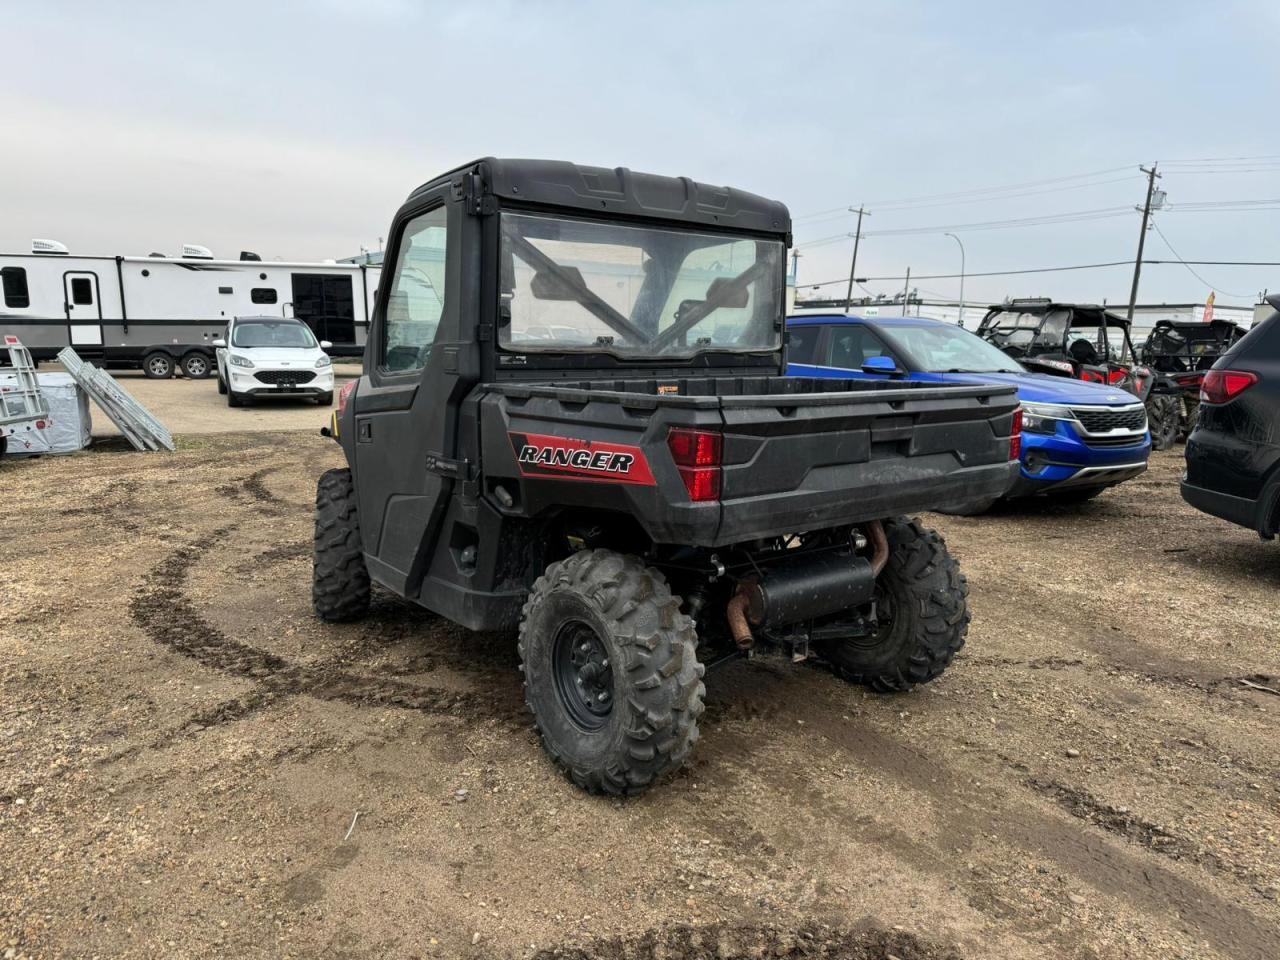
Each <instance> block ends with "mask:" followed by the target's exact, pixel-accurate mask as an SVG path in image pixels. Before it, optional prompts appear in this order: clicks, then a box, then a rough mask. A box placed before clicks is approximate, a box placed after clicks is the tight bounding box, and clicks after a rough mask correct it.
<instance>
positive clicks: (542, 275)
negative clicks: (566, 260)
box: [529, 267, 587, 300]
mask: <svg viewBox="0 0 1280 960" xmlns="http://www.w3.org/2000/svg"><path fill="white" fill-rule="evenodd" d="M560 269H561V271H563V272H564V273H565V274H567V275H568V276H566V277H564V278H561V277H559V276H557V275H556V274H554V273H551V272H549V271H546V270H539V271H538V272H537V273H535V274H534V275H533V279H532V280H530V281H529V292H530V293H532V294H533V299H535V300H577V299H578V297H577V296H576V295H575V294H574V292H573V291H574V288H575V287H576V288H577V289H579V290H581V289H583V288H584V287H586V285H587V284H586V281H584V280H583V279H582V271H581V270H579V269H578V268H577V267H561V268H560Z"/></svg>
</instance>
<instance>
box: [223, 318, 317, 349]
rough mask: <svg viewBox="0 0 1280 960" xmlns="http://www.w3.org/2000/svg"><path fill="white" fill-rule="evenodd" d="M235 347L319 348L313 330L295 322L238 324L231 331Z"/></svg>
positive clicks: (261, 321)
mask: <svg viewBox="0 0 1280 960" xmlns="http://www.w3.org/2000/svg"><path fill="white" fill-rule="evenodd" d="M231 346H233V347H243V348H251V347H296V348H302V349H313V348H315V347H317V346H319V344H318V343H316V338H315V335H314V334H313V333H312V332H311V328H310V327H308V326H306V325H304V324H301V323H298V322H297V321H294V320H280V321H270V320H254V321H253V322H251V323H244V322H241V323H237V324H236V325H235V326H234V327H233V328H232V330H231Z"/></svg>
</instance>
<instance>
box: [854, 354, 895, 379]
mask: <svg viewBox="0 0 1280 960" xmlns="http://www.w3.org/2000/svg"><path fill="white" fill-rule="evenodd" d="M862 372H863V373H882V374H889V375H890V376H892V375H893V374H895V373H897V372H898V365H897V363H895V362H894V359H893V357H868V358H867V359H866V360H864V361H863V362H862Z"/></svg>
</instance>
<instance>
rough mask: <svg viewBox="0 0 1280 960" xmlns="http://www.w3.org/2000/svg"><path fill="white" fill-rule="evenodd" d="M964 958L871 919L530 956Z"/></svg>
mask: <svg viewBox="0 0 1280 960" xmlns="http://www.w3.org/2000/svg"><path fill="white" fill-rule="evenodd" d="M711 957H714V958H715V960H757V958H761V957H778V958H785V960H885V958H886V957H894V958H897V960H962V958H961V955H960V953H959V952H957V951H956V950H955V949H954V948H952V947H948V946H944V945H941V944H937V943H932V942H930V941H928V940H925V939H923V938H921V937H918V936H916V935H915V934H912V933H908V932H906V931H904V930H885V929H882V928H880V927H877V926H875V925H874V924H871V923H865V924H862V925H860V926H858V927H856V928H854V929H852V930H844V929H838V928H831V927H827V926H824V925H821V924H816V923H812V924H806V925H804V926H801V927H799V928H796V929H792V930H786V929H782V928H779V927H773V926H732V925H730V924H725V923H713V924H708V925H705V926H687V925H685V924H676V925H673V926H669V927H663V928H661V929H652V930H646V931H644V932H643V933H639V934H632V935H628V936H620V937H608V938H601V939H596V940H592V941H590V942H588V943H586V944H582V945H564V946H557V947H550V948H548V949H545V950H539V951H538V952H537V953H536V954H534V955H533V960H704V958H711Z"/></svg>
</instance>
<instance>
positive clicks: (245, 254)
mask: <svg viewBox="0 0 1280 960" xmlns="http://www.w3.org/2000/svg"><path fill="white" fill-rule="evenodd" d="M240 259H241V260H254V261H259V262H261V260H262V255H261V254H258V253H254V252H253V251H252V250H241V251H240Z"/></svg>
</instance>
